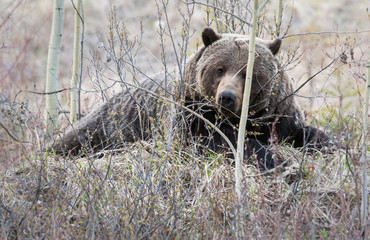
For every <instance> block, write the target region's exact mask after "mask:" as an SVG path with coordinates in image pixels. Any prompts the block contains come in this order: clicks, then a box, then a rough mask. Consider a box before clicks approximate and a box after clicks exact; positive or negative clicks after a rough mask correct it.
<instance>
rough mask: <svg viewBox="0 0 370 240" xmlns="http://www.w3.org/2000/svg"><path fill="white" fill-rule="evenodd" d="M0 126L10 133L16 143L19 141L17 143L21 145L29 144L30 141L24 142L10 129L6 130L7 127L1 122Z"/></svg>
mask: <svg viewBox="0 0 370 240" xmlns="http://www.w3.org/2000/svg"><path fill="white" fill-rule="evenodd" d="M0 126H1V127H2V128H4V130H5V131H6V132H7V133H8V135H9V136H10V137H11V138H13V140H14V141H17V142H19V143H29V142H28V141H23V140H19V139H18V138H17V137H16V136H15V135H14V134H13V133H12V132H11V131H10V130H9V129H8V128H6V127H5V126H4V124H2V123H1V122H0Z"/></svg>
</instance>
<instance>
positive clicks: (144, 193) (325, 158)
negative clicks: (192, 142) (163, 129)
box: [0, 0, 369, 239]
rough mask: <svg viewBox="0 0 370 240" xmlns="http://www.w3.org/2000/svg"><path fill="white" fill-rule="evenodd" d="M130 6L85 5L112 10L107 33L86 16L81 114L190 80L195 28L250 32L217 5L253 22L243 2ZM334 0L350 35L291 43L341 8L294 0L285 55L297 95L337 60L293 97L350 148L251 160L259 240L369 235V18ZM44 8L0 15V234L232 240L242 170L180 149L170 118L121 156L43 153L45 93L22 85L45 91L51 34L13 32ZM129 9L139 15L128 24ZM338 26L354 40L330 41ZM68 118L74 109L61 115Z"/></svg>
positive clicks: (253, 234)
mask: <svg viewBox="0 0 370 240" xmlns="http://www.w3.org/2000/svg"><path fill="white" fill-rule="evenodd" d="M134 2H135V1H132V2H130V3H120V4H117V8H116V9H115V10H114V11H113V12H112V13H111V14H110V17H108V15H109V14H108V10H107V9H109V6H108V4H105V5H104V7H106V10H107V12H104V13H100V12H99V11H98V10H97V9H98V8H99V7H100V6H99V4H97V3H91V5H88V4H85V5H88V6H85V7H86V8H85V9H86V11H88V10H89V9H90V11H91V12H90V13H91V15H94V14H93V13H96V12H99V14H102V15H103V16H107V17H106V19H107V20H106V23H104V24H101V23H100V25H99V23H98V21H97V20H96V19H92V18H89V12H85V16H86V18H87V19H86V21H85V22H86V26H85V27H86V29H87V30H86V32H85V34H86V36H85V39H86V45H85V49H87V50H85V51H86V52H85V54H84V56H85V62H84V65H85V66H87V67H86V69H88V70H85V72H84V82H83V85H82V86H83V87H82V88H83V89H82V90H83V91H82V95H83V101H82V105H83V106H85V111H87V109H91V108H93V107H94V105H96V103H97V102H100V101H105V100H106V99H107V97H109V96H111V95H112V93H115V92H117V91H119V90H121V89H122V88H124V87H125V83H127V82H129V83H133V84H135V83H136V80H137V79H140V78H142V77H145V76H147V75H149V76H150V75H151V74H152V73H155V72H158V71H164V72H166V73H169V74H170V75H171V76H177V77H174V80H177V81H180V82H181V74H183V70H184V69H183V68H184V64H185V62H186V59H187V58H188V57H189V55H191V54H192V53H193V52H194V50H195V49H197V48H198V47H199V46H198V43H199V39H200V38H199V37H198V35H199V34H197V33H198V32H199V31H201V29H202V28H203V27H204V25H206V24H207V23H208V24H211V25H212V26H214V27H217V28H219V30H221V31H228V32H231V31H237V32H238V33H247V31H248V27H247V24H245V23H242V22H241V21H240V20H238V19H235V18H233V17H232V15H230V14H228V13H225V12H222V11H220V10H218V9H217V8H221V9H223V10H224V11H229V12H230V11H234V12H233V14H234V15H237V16H239V17H241V18H243V19H246V20H248V21H249V17H250V15H249V12H248V8H247V7H246V6H249V5H248V1H246V2H244V3H239V2H238V3H237V4H236V5H234V7H235V8H234V10H232V9H233V8H232V5H231V4H232V3H233V1H231V3H228V2H224V1H209V2H208V4H212V5H214V6H216V7H217V6H218V7H217V8H214V7H209V8H207V7H205V6H201V5H199V4H198V5H195V6H194V5H192V4H188V5H187V4H185V3H184V2H181V1H179V2H178V1H171V2H169V3H166V1H157V2H152V3H148V5H145V4H144V2H145V1H138V2H139V3H137V4H141V5H143V7H142V8H138V7H137V5H135V3H134ZM188 2H189V3H192V1H188ZM331 2H335V4H334V5H333V6H332V7H333V8H334V10H333V11H334V12H335V15H336V16H342V17H341V18H340V22H338V23H337V24H339V23H341V24H343V25H344V26H346V27H345V28H340V26H337V27H333V28H329V29H330V30H333V29H334V30H333V32H334V34H317V33H316V34H310V35H303V37H301V36H299V37H294V36H290V35H293V33H304V32H320V31H324V30H327V29H328V28H327V27H331V26H326V25H325V26H322V25H323V24H321V25H320V19H316V18H315V17H314V15H313V12H316V13H317V14H319V16H321V19H326V18H325V17H322V16H323V15H324V16H325V14H326V13H327V12H330V14H329V16H328V17H329V18H330V19H332V18H333V16H332V14H334V13H332V12H331V11H329V9H330V8H329V5H330V4H329V3H327V4H323V5H320V4H319V3H318V2H317V1H311V2H310V3H307V4H310V8H308V7H307V8H305V5H304V4H305V3H297V2H295V5H292V4H291V2H290V1H286V4H287V5H286V9H285V10H284V15H283V23H282V31H286V30H287V29H288V26H289V24H291V26H290V28H289V29H290V30H289V32H288V33H287V35H286V36H287V38H286V39H284V40H283V41H284V44H283V45H285V47H284V49H283V51H282V53H280V55H279V57H280V59H281V61H282V62H283V63H284V64H283V65H284V67H285V68H286V69H289V70H290V74H291V75H292V76H293V77H294V78H295V79H296V84H297V87H299V86H300V85H301V84H302V83H304V82H305V80H307V79H308V78H309V77H311V76H313V75H314V74H315V73H317V72H319V71H320V70H322V69H323V68H325V67H326V66H328V64H329V63H330V62H331V61H333V59H336V58H337V59H338V60H337V61H335V62H334V63H333V64H332V65H330V66H329V67H328V68H327V69H325V70H324V71H322V72H321V73H320V74H319V75H318V76H317V77H315V78H314V79H313V80H312V81H310V82H309V83H308V84H307V85H306V86H305V88H303V90H302V91H300V92H298V93H297V94H298V96H299V97H300V98H299V100H300V101H301V102H302V103H303V105H304V106H305V110H306V113H307V115H308V116H309V119H310V121H311V122H312V123H314V124H313V125H315V126H319V127H320V128H322V129H325V130H326V131H327V132H328V133H329V134H330V135H331V136H333V138H334V139H335V140H336V141H338V142H340V144H341V146H342V149H337V150H334V151H331V152H313V153H312V152H305V150H304V149H292V148H290V147H289V146H284V145H282V146H274V147H276V151H277V154H278V155H279V156H281V157H282V158H284V159H286V160H287V162H286V165H285V166H284V167H282V168H280V169H277V170H276V171H272V172H260V171H259V170H258V169H257V168H256V167H254V166H250V165H249V166H245V167H244V169H243V171H244V172H243V174H244V178H243V181H244V182H245V186H247V187H245V188H243V190H242V194H243V197H244V198H243V199H244V202H243V204H244V205H245V209H248V214H246V215H245V225H244V227H245V229H246V234H247V236H248V238H250V239H308V238H315V239H361V238H362V239H366V237H368V235H366V234H368V232H365V233H364V232H363V229H362V227H361V225H365V226H368V223H369V220H368V221H367V223H366V224H364V223H361V222H360V206H361V191H362V188H363V186H362V183H361V179H360V175H359V174H360V170H359V160H360V151H359V149H360V147H361V146H360V139H361V138H362V137H368V136H361V128H362V120H361V108H360V107H361V104H362V103H363V88H364V83H365V82H364V80H363V79H364V78H366V61H367V60H368V59H369V47H368V46H369V44H368V41H369V40H368V39H369V38H368V36H369V33H368V32H367V33H366V32H365V33H354V32H356V31H360V30H368V29H364V28H361V27H364V26H365V27H366V24H368V21H366V20H364V22H365V23H363V22H361V21H360V20H359V19H358V16H357V15H356V14H354V12H356V13H357V14H358V15H359V16H360V13H362V12H364V13H365V15H366V9H365V7H364V6H365V5H366V1H358V2H357V4H355V3H354V1H338V2H340V3H338V2H337V1H331ZM203 3H204V4H207V2H206V1H204V2H203ZM40 4H41V5H42V1H34V2H33V3H30V2H27V3H25V2H23V1H21V0H19V1H14V3H13V4H10V3H9V5H7V7H8V8H6V10H2V9H0V16H1V18H0V37H1V38H0V63H1V64H0V69H1V72H0V80H1V83H0V84H1V88H2V91H3V92H2V93H1V94H0V104H1V105H0V106H1V108H0V109H1V113H0V120H1V124H2V125H3V126H2V129H1V130H0V131H1V136H0V151H1V154H0V155H1V156H0V163H1V165H0V170H1V171H0V179H1V181H0V186H1V187H0V189H1V195H0V236H1V237H2V238H4V239H16V238H19V239H24V238H29V239H42V238H46V239H131V238H133V239H164V238H166V239H234V224H235V223H234V214H235V211H234V204H235V199H234V197H235V192H234V184H235V181H234V165H233V162H230V161H229V160H228V159H225V157H224V156H223V155H221V154H216V153H212V152H209V153H207V154H205V155H201V156H200V155H199V154H197V153H196V152H194V150H193V148H191V147H190V148H185V147H184V146H183V145H181V144H180V143H179V142H178V140H177V138H176V137H177V136H176V132H175V131H174V132H171V130H172V129H174V128H175V127H176V122H172V123H171V124H172V125H170V126H171V127H168V126H169V125H168V123H164V124H167V125H165V126H167V130H168V132H167V134H168V136H165V137H163V136H159V135H158V137H157V138H154V139H152V140H151V141H147V142H144V141H141V142H137V143H134V144H125V145H123V147H122V148H121V149H119V150H110V151H109V150H107V151H103V152H99V153H95V154H87V155H86V156H83V157H76V158H72V157H70V158H69V157H66V158H63V157H60V156H54V155H53V153H52V152H48V153H45V151H44V149H45V146H46V143H45V142H44V141H43V138H44V130H43V127H42V125H41V123H42V119H41V117H40V116H41V115H42V109H43V101H42V99H43V95H39V94H34V93H30V92H28V93H27V92H21V93H18V91H19V90H26V89H28V90H32V91H35V92H42V90H43V89H44V87H43V85H42V84H43V83H42V81H41V79H43V74H44V72H43V71H41V70H40V68H43V67H40V66H43V65H44V62H43V61H42V60H37V61H36V60H34V59H41V58H43V57H44V56H45V57H44V59H46V52H45V49H47V44H45V42H44V43H43V44H42V45H40V46H37V44H36V43H37V41H36V40H39V41H41V42H42V41H43V40H42V39H41V40H40V39H39V35H42V36H48V35H49V34H48V32H47V30H45V29H42V28H39V29H38V30H37V31H36V30H35V29H32V30H31V33H29V35H27V34H25V35H14V34H13V31H14V29H15V28H16V27H17V26H19V25H18V24H21V23H24V22H26V19H25V16H26V13H27V8H28V9H31V10H29V11H35V9H38V7H39V6H40ZM68 4H69V3H68ZM243 4H244V5H243ZM144 5H145V6H144ZM30 6H31V7H30ZM241 6H243V7H241ZM343 6H351V7H350V8H348V9H347V10H346V11H348V13H346V12H345V11H344V10H343ZM69 7H70V9H69V10H68V9H67V11H66V14H67V20H66V25H67V26H70V25H71V23H70V22H72V21H71V20H68V14H69V15H70V16H72V15H73V12H69V13H68V11H71V9H72V8H71V6H69ZM275 7H276V6H274V5H272V4H267V10H266V13H265V14H263V17H262V18H261V19H260V26H259V27H260V28H259V29H260V33H259V34H260V36H263V37H264V38H269V37H270V36H272V35H273V34H274V32H273V31H274V29H275V27H274V23H275V22H274V21H275V19H274V11H276V8H275ZM320 7H322V9H320ZM13 9H14V11H13ZM91 9H93V10H94V11H95V12H94V11H92V10H91ZM153 9H156V12H154V13H153ZM39 10H40V11H39V14H40V15H41V16H42V17H43V19H48V18H49V17H50V16H49V15H50V13H51V11H50V13H49V12H48V11H47V9H46V8H45V9H44V8H40V9H39ZM136 10H137V11H138V12H136ZM343 11H344V12H343ZM130 12H131V13H134V12H135V13H136V14H139V15H142V17H141V18H136V17H134V16H130V15H128V16H127V14H129V13H130ZM291 13H293V18H292V19H291V18H290V16H291ZM114 14H116V15H114ZM320 14H321V15H320ZM367 14H368V13H367ZM91 15H90V16H91ZM8 16H12V17H13V18H10V17H8ZM144 16H146V17H144ZM349 16H351V17H350V18H349ZM367 16H368V15H367ZM352 17H353V19H354V20H353V22H352ZM34 18H35V19H33V21H34V24H35V25H32V26H33V27H35V26H40V24H41V23H40V21H41V20H40V19H36V17H34ZM8 19H12V20H15V21H10V20H8ZM70 19H73V18H70ZM88 20H90V22H92V23H93V24H92V23H91V25H94V24H96V25H99V27H100V28H101V29H103V30H101V29H99V31H98V32H100V33H98V34H97V35H98V36H99V39H98V38H97V37H96V35H94V34H95V32H94V29H93V28H89V21H88ZM308 20H309V21H308ZM99 21H100V22H103V21H101V19H100V20H99ZM322 21H323V20H322ZM123 23H125V24H123ZM331 24H333V25H335V23H334V22H331ZM200 26H201V27H200ZM263 26H265V27H263ZM171 27H172V28H171ZM356 27H358V28H359V29H356ZM109 29H111V31H110V30H109ZM337 30H338V31H339V32H341V31H342V30H343V31H346V32H348V31H350V32H352V34H351V33H350V34H339V33H335V31H337ZM72 32H73V31H70V32H68V27H67V28H65V38H64V40H63V41H65V42H64V45H65V49H64V53H63V52H62V61H61V66H62V67H61V69H62V70H61V73H60V74H61V79H67V80H66V81H65V82H63V81H64V80H62V83H61V88H64V87H65V88H67V87H68V86H67V83H68V82H69V80H68V79H69V75H70V74H71V71H69V69H70V66H69V65H68V63H69V62H70V58H69V56H71V53H70V52H69V48H70V46H69V45H68V44H69V43H68V41H69V42H72V41H71V39H72V38H73V36H72ZM3 36H5V37H3ZM45 38H46V42H47V37H45ZM154 39H156V40H155V41H156V42H155V44H154V43H153V42H154ZM10 40H12V41H10ZM13 42H14V43H15V44H18V43H19V44H18V45H19V47H16V46H15V45H12V44H13ZM43 46H44V47H43ZM158 46H160V47H158ZM341 54H344V55H341ZM5 56H10V57H9V58H7V57H5ZM341 56H342V57H341ZM344 56H346V57H345V58H344ZM5 59H6V60H5ZM8 60H9V62H7V61H8ZM10 63H11V64H10ZM25 63H27V64H25ZM2 66H3V67H2ZM27 76H29V77H27ZM5 92H6V93H7V94H5ZM17 93H18V94H17ZM66 93H67V91H64V92H63V93H61V94H60V95H59V100H60V103H61V105H62V109H63V111H64V110H68V105H67V100H66V99H67V94H66ZM9 96H10V97H9ZM97 99H98V100H97ZM63 113H64V112H63ZM63 119H65V114H61V120H62V121H63ZM172 120H173V119H172ZM64 122H67V121H64ZM162 124H163V123H162ZM4 129H6V130H4ZM9 133H11V134H9ZM12 135H13V136H12ZM169 136H171V137H169ZM14 138H15V139H14ZM17 140H18V141H17ZM22 141H27V143H22ZM368 152H369V150H368Z"/></svg>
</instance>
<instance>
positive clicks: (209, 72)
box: [185, 28, 281, 116]
mask: <svg viewBox="0 0 370 240" xmlns="http://www.w3.org/2000/svg"><path fill="white" fill-rule="evenodd" d="M202 39H203V43H204V47H203V48H201V49H200V50H199V51H198V52H197V53H196V54H195V55H194V56H193V58H192V59H191V60H190V61H189V63H188V65H187V69H186V73H185V82H186V83H187V84H188V89H187V93H188V94H190V95H192V94H197V95H198V96H200V97H201V98H206V99H210V100H214V101H215V103H216V105H217V108H218V111H219V112H221V113H222V114H223V115H225V116H240V113H241V108H242V101H243V92H244V85H245V75H246V67H247V64H248V55H249V53H248V51H249V39H248V37H247V36H245V35H236V34H218V33H216V32H214V31H213V29H211V28H205V29H204V30H203V33H202ZM280 46H281V40H280V39H275V40H272V41H264V40H261V39H256V44H255V62H254V67H253V79H252V89H251V97H250V107H249V108H250V110H251V111H254V112H258V111H260V110H263V109H266V108H268V107H269V102H270V100H272V99H269V97H272V96H273V92H272V91H273V88H274V86H278V85H277V84H276V82H277V79H280V77H278V75H279V64H278V62H277V60H276V59H275V57H274V55H275V54H276V53H277V52H278V51H279V49H280Z"/></svg>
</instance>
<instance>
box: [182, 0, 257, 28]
mask: <svg viewBox="0 0 370 240" xmlns="http://www.w3.org/2000/svg"><path fill="white" fill-rule="evenodd" d="M181 2H183V3H185V4H187V5H189V4H198V5H202V6H206V7H210V8H214V9H217V10H219V11H221V12H223V13H226V14H229V15H231V16H233V17H235V18H236V19H238V20H239V21H241V22H243V23H245V24H247V25H249V26H252V24H251V23H250V22H248V21H246V20H244V19H243V18H241V17H239V16H237V15H235V14H233V13H231V12H229V11H226V10H224V9H222V8H219V7H216V6H214V5H211V4H206V3H202V2H196V1H192V2H190V3H188V2H185V1H183V0H181Z"/></svg>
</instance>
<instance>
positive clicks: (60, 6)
mask: <svg viewBox="0 0 370 240" xmlns="http://www.w3.org/2000/svg"><path fill="white" fill-rule="evenodd" d="M63 22H64V0H54V11H53V22H52V28H51V35H50V42H49V51H48V60H47V66H46V89H45V90H46V92H55V91H57V89H58V73H59V70H58V64H59V52H60V43H61V39H62V31H63ZM45 115H46V116H45V126H46V131H47V133H48V134H49V136H52V135H53V134H54V133H55V129H56V126H57V124H58V121H57V120H58V99H57V95H56V94H47V95H46V114H45Z"/></svg>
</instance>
